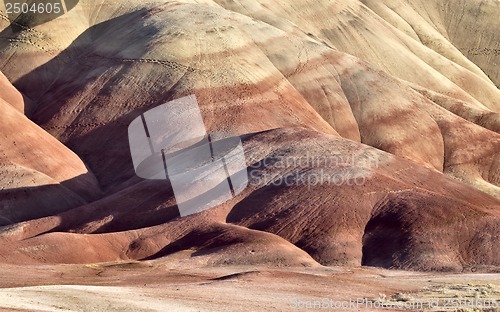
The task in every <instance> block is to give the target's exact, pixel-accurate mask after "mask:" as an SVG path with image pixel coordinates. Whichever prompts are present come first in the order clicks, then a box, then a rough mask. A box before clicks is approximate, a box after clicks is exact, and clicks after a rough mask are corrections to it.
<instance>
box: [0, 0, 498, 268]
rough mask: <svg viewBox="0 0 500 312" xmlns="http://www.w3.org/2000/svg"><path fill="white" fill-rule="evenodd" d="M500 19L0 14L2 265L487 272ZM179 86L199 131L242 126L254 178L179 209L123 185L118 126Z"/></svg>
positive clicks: (493, 255) (153, 7) (126, 8)
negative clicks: (192, 209) (222, 196)
mask: <svg viewBox="0 0 500 312" xmlns="http://www.w3.org/2000/svg"><path fill="white" fill-rule="evenodd" d="M478 6H479V8H480V9H477V7H478ZM499 14H500V6H499V5H498V1H492V0H490V1H469V2H467V3H464V2H463V1H460V2H453V4H450V3H447V2H446V3H445V2H444V1H441V0H433V1H431V2H428V1H425V2H424V1H414V2H411V3H410V2H409V1H406V0H400V1H398V0H393V1H355V0H350V1H288V2H286V3H285V4H284V3H282V2H279V1H258V2H255V1H246V0H242V1H222V0H220V1H167V2H165V1H149V2H140V3H139V2H138V1H131V0H130V1H123V2H120V3H111V2H106V1H90V0H85V1H80V2H78V3H77V4H75V5H74V7H71V8H70V9H69V11H67V13H66V14H64V15H62V16H59V17H57V18H54V19H48V20H47V21H45V20H44V22H43V23H36V25H27V24H23V21H24V20H23V19H22V18H20V19H19V20H15V21H10V20H9V19H8V17H7V16H6V15H3V18H2V20H1V21H0V22H1V23H0V28H1V29H2V30H1V31H2V33H1V35H0V60H1V63H0V69H1V70H2V72H3V73H4V75H5V77H3V78H2V77H0V78H1V79H0V92H1V95H0V97H1V99H2V100H1V102H0V104H1V105H0V110H1V112H2V115H1V116H2V117H0V118H2V123H1V124H0V127H1V128H2V131H1V132H0V133H1V137H0V139H1V140H0V145H1V146H2V153H3V155H2V158H0V159H5V160H3V161H1V162H0V170H1V171H2V176H1V180H0V181H1V184H0V186H1V187H2V191H1V192H2V193H1V195H0V196H2V197H1V198H0V207H2V217H3V218H2V220H3V221H2V222H3V224H5V227H3V228H2V229H1V230H0V231H1V234H0V240H2V246H1V247H0V250H2V252H1V253H0V255H1V256H0V257H1V258H0V259H2V260H3V261H6V262H12V261H14V259H17V260H15V261H26V262H33V261H35V262H40V261H41V262H71V263H73V262H77V263H79V262H95V261H110V260H116V259H146V258H158V257H164V256H169V255H170V256H171V255H174V254H179V252H181V251H183V250H190V251H192V252H194V254H193V255H195V256H199V257H198V258H195V259H199V260H200V261H206V262H207V263H211V264H223V263H262V262H265V263H279V264H285V265H296V264H298V263H302V264H304V265H317V264H318V263H320V264H324V265H334V264H342V265H346V264H347V265H361V264H364V265H375V266H383V267H394V268H404V269H418V270H462V269H467V268H471V267H477V268H482V269H488V268H491V267H492V266H499V265H500V263H499V262H498V261H499V259H500V254H499V251H498V250H500V248H499V247H500V236H499V234H498V233H499V231H498V229H499V227H500V222H499V217H500V132H499V131H500V104H499V103H500V101H499V100H500V90H499V89H498V85H499V81H498V66H495V64H497V63H498V57H499V55H498V53H496V54H495V51H497V50H498V46H496V45H497V44H498V42H500V41H499V40H497V39H500V38H497V36H498V33H499V32H498V31H496V30H498V27H499V25H498V21H497V19H495V18H494V16H499ZM478 16H479V17H484V18H478ZM459 23H460V25H461V26H460V27H457V25H458V24H459ZM12 25H14V26H15V27H14V26H12ZM463 25H466V27H464V26H463ZM9 80H10V81H11V82H12V83H13V85H14V86H15V88H14V87H13V86H12V85H10V83H9ZM16 88H17V89H16ZM18 90H19V91H18ZM190 94H194V95H196V97H197V99H198V102H199V105H200V109H201V112H202V115H203V119H204V123H205V125H206V127H207V130H208V131H210V132H223V133H226V134H230V135H238V136H241V137H242V139H243V144H244V147H245V153H246V155H245V156H246V158H247V165H248V170H249V176H250V177H251V179H250V180H251V181H250V186H249V187H248V188H247V190H245V191H244V192H243V193H242V194H240V195H239V196H237V197H236V198H234V199H233V200H231V201H229V202H227V203H225V204H223V205H221V206H219V207H217V208H215V209H213V210H210V211H206V212H203V213H200V214H197V215H193V216H189V217H187V218H182V219H179V218H177V217H178V213H177V207H176V206H175V199H174V198H173V193H172V190H171V186H170V185H169V182H168V181H159V182H155V181H142V180H141V179H139V178H138V177H136V176H135V173H134V170H133V169H134V168H133V166H132V163H131V159H130V152H129V146H128V139H127V128H128V125H129V124H130V122H132V120H134V119H135V118H136V117H137V116H139V115H140V114H141V113H144V112H146V111H147V110H149V109H151V108H153V107H155V106H158V105H160V104H163V103H165V102H167V101H169V100H173V99H176V98H179V97H182V96H185V95H190ZM28 150H29V151H30V153H27V152H26V151H28ZM277 159H278V160H279V159H288V160H292V162H291V163H290V162H289V163H287V164H286V166H278V165H276V160H277ZM303 159H305V161H304V162H303V163H302V162H299V163H298V162H297V160H303ZM272 161H274V163H273V162H272ZM339 174H340V175H341V177H340V179H341V181H340V182H342V183H337V182H338V181H337V180H336V181H333V182H332V181H329V182H330V183H315V185H313V186H311V183H312V181H313V180H312V179H316V178H317V177H318V176H323V177H324V176H325V175H326V176H327V177H330V178H331V177H338V175H339ZM353 179H354V180H353ZM356 179H361V180H359V181H361V182H362V183H359V185H358V184H354V185H353V184H352V183H351V182H352V181H357V180H356ZM290 181H291V182H290ZM304 181H306V182H307V183H303V182H304ZM19 221H25V222H21V223H19ZM89 234H90V235H89ZM75 246H79V248H78V249H79V250H81V252H79V253H77V254H75V253H74V252H73V250H74V248H75ZM19 259H21V260H19Z"/></svg>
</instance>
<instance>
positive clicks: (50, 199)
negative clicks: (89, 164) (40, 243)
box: [0, 173, 91, 226]
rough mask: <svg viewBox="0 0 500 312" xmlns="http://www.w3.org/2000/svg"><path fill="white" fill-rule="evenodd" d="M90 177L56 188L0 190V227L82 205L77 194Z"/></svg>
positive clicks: (70, 180)
mask: <svg viewBox="0 0 500 312" xmlns="http://www.w3.org/2000/svg"><path fill="white" fill-rule="evenodd" d="M90 175H91V174H90V173H87V174H83V175H80V176H78V177H75V178H72V179H69V180H66V181H64V182H61V183H60V184H51V185H41V186H35V187H19V188H13V189H2V190H0V226H5V225H10V224H14V223H18V222H23V221H28V220H33V219H38V218H43V217H46V216H51V215H56V214H58V213H61V212H64V211H67V210H70V209H73V208H75V207H78V206H81V205H84V204H86V203H87V201H86V200H85V199H84V196H80V195H79V194H78V193H77V192H78V189H77V188H76V187H77V186H80V187H81V186H82V185H85V182H83V184H82V181H85V180H87V179H89V176H90Z"/></svg>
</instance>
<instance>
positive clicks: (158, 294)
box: [0, 262, 500, 311]
mask: <svg viewBox="0 0 500 312" xmlns="http://www.w3.org/2000/svg"><path fill="white" fill-rule="evenodd" d="M0 269H1V271H2V281H1V282H0V286H1V287H2V289H1V290H0V310H1V311H309V310H321V311H325V310H326V311H333V310H348V311H360V310H361V311H375V310H391V311H402V310H417V311H421V310H429V311H500V274H437V273H432V274H428V273H415V272H402V271H388V270H381V269H375V268H324V267H322V268H266V267H231V266H229V267H217V268H213V267H211V268H201V267H197V268H193V269H187V270H186V269H179V268H174V267H173V266H171V265H170V264H167V263H159V262H146V263H125V264H123V263H121V264H90V265H43V266H40V265H39V266H22V267H21V266H13V265H2V266H0Z"/></svg>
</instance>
